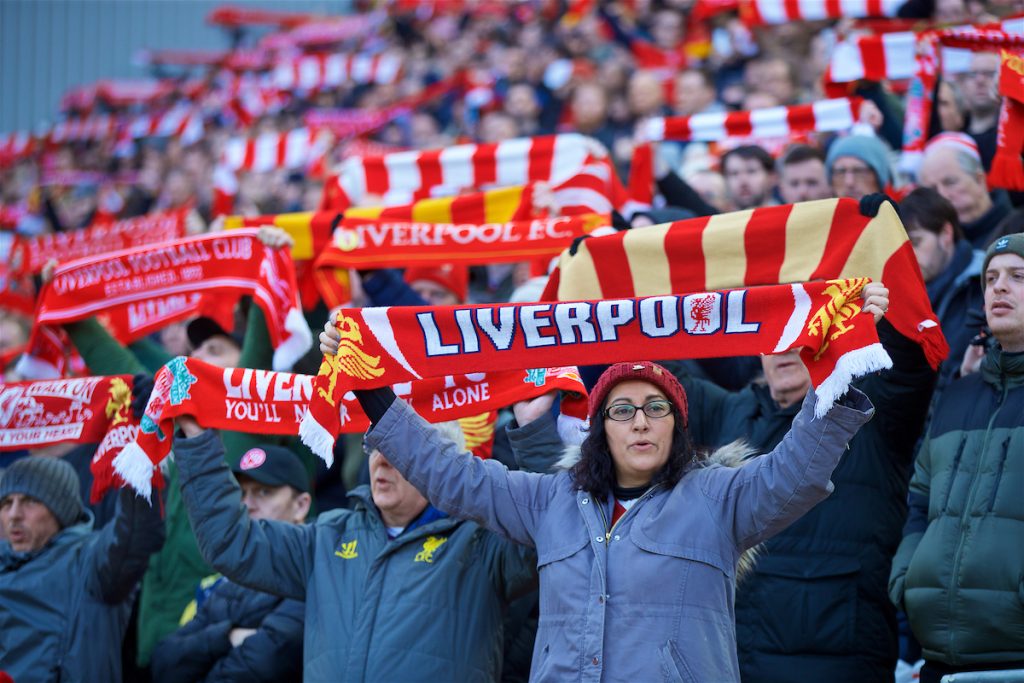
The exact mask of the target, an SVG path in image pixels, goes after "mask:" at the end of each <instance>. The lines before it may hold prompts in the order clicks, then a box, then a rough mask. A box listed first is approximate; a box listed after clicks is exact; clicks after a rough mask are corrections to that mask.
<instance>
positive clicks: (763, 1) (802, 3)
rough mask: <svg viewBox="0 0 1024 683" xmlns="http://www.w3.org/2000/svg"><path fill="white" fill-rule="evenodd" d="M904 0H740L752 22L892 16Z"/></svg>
mask: <svg viewBox="0 0 1024 683" xmlns="http://www.w3.org/2000/svg"><path fill="white" fill-rule="evenodd" d="M905 2H906V0H740V17H741V18H742V19H743V21H744V22H745V23H747V24H748V25H751V26H759V25H763V24H788V23H790V22H793V21H823V20H828V19H862V18H866V17H895V16H896V13H897V12H898V11H899V9H900V7H902V6H903V4H904V3H905Z"/></svg>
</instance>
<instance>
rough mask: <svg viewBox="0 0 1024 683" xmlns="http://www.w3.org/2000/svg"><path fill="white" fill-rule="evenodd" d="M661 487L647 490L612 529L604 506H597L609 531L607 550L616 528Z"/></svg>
mask: <svg viewBox="0 0 1024 683" xmlns="http://www.w3.org/2000/svg"><path fill="white" fill-rule="evenodd" d="M660 487H661V485H660V484H658V485H656V486H652V487H651V488H649V489H647V491H646V492H645V493H644V495H642V496H640V497H639V498H637V501H636V502H635V503H633V505H632V506H631V507H630V508H629V509H628V510H626V514H624V515H622V516H621V517H619V519H618V521H616V522H615V524H612V525H611V526H610V527H609V526H608V515H606V514H605V512H604V506H603V505H598V506H597V509H598V510H600V511H601V521H602V522H603V523H604V528H605V529H607V531H606V532H605V534H604V542H605V547H606V548H607V547H608V545H607V544H608V543H610V542H611V540H612V532H613V531H615V527H617V526H619V524H621V523H622V520H624V519H626V518H627V517H629V515H630V514H631V513H632V512H633V510H635V509H636V507H637V506H638V505H639V504H640V503H642V502H643V501H644V499H645V498H649V497H650V496H651V494H652V493H654V492H655V491H656V490H657V489H659V488H660ZM614 499H615V496H614V494H613V495H612V500H613V501H614ZM613 504H614V503H613Z"/></svg>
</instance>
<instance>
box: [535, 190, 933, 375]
mask: <svg viewBox="0 0 1024 683" xmlns="http://www.w3.org/2000/svg"><path fill="white" fill-rule="evenodd" d="M853 277H870V278H871V279H872V280H876V281H879V282H883V283H884V284H885V285H886V286H887V287H889V289H890V290H892V291H893V292H898V293H899V296H893V297H892V305H891V307H890V309H889V312H888V314H887V315H886V320H888V321H889V322H890V323H892V325H893V326H894V327H895V328H896V329H897V330H898V331H899V332H900V333H901V334H903V335H904V336H905V337H908V338H909V339H912V340H914V341H916V342H917V343H918V344H920V345H921V346H922V348H923V349H924V352H925V355H926V356H927V358H928V361H929V362H930V363H931V364H932V366H933V367H938V364H939V363H941V362H942V361H943V360H944V359H945V358H946V355H947V354H948V353H949V347H948V346H947V344H946V340H945V338H944V337H943V336H942V331H941V329H940V328H939V324H938V319H937V318H936V316H935V313H934V312H933V311H932V308H931V304H930V303H929V301H928V293H927V292H926V291H925V288H924V282H923V281H922V280H921V274H920V270H919V269H918V267H917V261H916V259H915V258H914V251H913V248H912V246H911V244H910V241H909V240H908V239H907V233H906V231H905V230H904V229H903V224H902V223H901V222H900V219H899V216H897V215H896V212H895V210H894V209H893V208H892V206H891V205H889V204H883V205H882V206H881V208H880V209H879V212H878V215H877V216H876V217H874V218H868V217H866V216H863V215H862V214H861V213H860V210H859V207H858V204H857V202H856V201H854V200H852V199H823V200H820V201H814V202H803V203H800V204H792V205H786V206H772V207H765V208H759V209H753V210H751V211H736V212H734V213H727V214H721V215H718V216H712V217H709V218H708V217H705V218H693V219H690V220H686V221H677V222H675V223H666V224H664V225H660V226H652V227H649V228H642V229H639V230H627V231H625V232H621V233H618V234H616V235H608V236H604V237H590V238H587V239H585V240H583V242H581V243H580V245H579V248H578V249H577V250H576V253H575V255H570V254H569V253H564V254H562V257H561V259H560V262H559V266H558V268H557V269H556V270H555V272H553V273H552V275H551V278H550V279H549V281H548V287H547V289H546V290H545V292H544V295H543V297H542V299H543V300H547V301H550V300H562V301H566V300H572V299H597V298H609V297H634V296H653V295H658V294H686V293H689V292H700V291H706V290H710V289H721V288H727V287H754V286H758V285H771V284H777V283H783V282H804V281H807V280H814V279H818V278H822V279H831V278H853ZM651 357H652V358H653V357H656V356H651Z"/></svg>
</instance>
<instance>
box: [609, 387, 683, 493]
mask: <svg viewBox="0 0 1024 683" xmlns="http://www.w3.org/2000/svg"><path fill="white" fill-rule="evenodd" d="M666 400H668V399H667V398H666V397H665V394H664V393H663V392H662V391H661V389H659V388H658V387H657V386H655V385H653V384H651V383H650V382H644V381H641V380H630V381H627V382H620V383H619V384H616V385H615V387H614V388H612V390H611V392H610V393H609V394H608V400H607V401H605V405H604V407H605V410H607V409H608V408H610V407H612V406H614V405H618V404H631V405H634V406H636V407H637V408H641V407H643V406H644V405H646V404H648V403H650V402H651V401H666ZM601 418H602V419H603V420H604V428H605V433H606V434H607V439H608V450H610V451H611V454H612V461H613V463H614V465H615V477H616V479H617V480H618V483H619V486H622V487H625V488H632V487H635V486H645V485H647V484H648V483H650V481H651V479H652V478H654V475H655V474H656V473H657V472H658V470H660V469H661V468H662V467H663V466H664V465H665V463H666V462H668V454H669V451H670V449H671V447H672V434H673V432H674V427H675V423H676V418H675V414H674V413H670V414H668V415H666V416H665V417H658V418H654V417H648V416H647V415H646V414H645V413H644V411H643V410H637V411H636V414H635V415H634V416H633V419H632V420H627V421H625V422H618V421H616V420H612V419H611V418H608V417H604V413H602V415H601Z"/></svg>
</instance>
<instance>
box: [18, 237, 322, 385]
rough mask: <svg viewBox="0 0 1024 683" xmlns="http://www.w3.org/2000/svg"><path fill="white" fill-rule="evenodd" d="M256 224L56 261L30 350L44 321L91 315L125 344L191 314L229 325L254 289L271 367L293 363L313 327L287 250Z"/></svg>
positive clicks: (56, 322) (309, 339)
mask: <svg viewBox="0 0 1024 683" xmlns="http://www.w3.org/2000/svg"><path fill="white" fill-rule="evenodd" d="M256 232H257V231H256V230H238V231H232V232H230V233H213V234H207V235H200V236H197V237H189V238H185V239H181V240H177V241H175V242H166V243H163V244H160V245H155V246H145V247H138V248H135V249H129V250H125V251H119V252H115V253H113V254H108V255H105V256H101V257H93V258H85V259H79V260H77V261H72V262H71V263H68V264H66V265H64V266H62V267H60V268H59V269H58V270H57V272H56V274H55V275H54V277H53V280H52V281H50V282H49V283H48V284H47V285H46V286H45V287H44V288H43V291H42V293H41V295H40V301H39V307H38V309H37V312H36V320H35V325H34V327H33V329H32V340H31V341H30V342H29V347H30V348H31V349H32V355H34V356H37V357H38V355H39V354H38V353H37V350H39V351H41V352H43V353H45V352H44V351H42V349H41V345H40V344H37V343H36V340H37V339H39V336H40V330H41V329H42V328H44V327H46V326H51V325H63V324H64V323H69V322H74V321H77V320H83V319H85V318H89V317H92V316H95V315H102V316H103V320H104V322H105V324H106V326H107V328H108V329H109V330H110V332H111V334H113V336H114V337H115V338H116V339H117V340H118V341H120V342H121V343H123V344H128V343H130V342H132V341H135V340H136V339H139V338H141V337H144V336H145V335H147V334H150V333H152V332H155V331H156V330H159V329H160V328H162V327H165V326H166V325H168V324H170V323H172V322H175V321H178V320H184V319H186V318H189V317H192V316H196V315H208V316H210V317H212V318H214V319H216V320H218V322H220V324H221V326H222V327H224V328H225V329H232V327H234V324H233V311H234V306H235V303H236V302H237V300H238V298H239V297H240V296H243V295H251V296H252V297H253V299H254V300H255V302H256V304H257V305H258V306H259V307H260V308H261V309H262V310H263V312H264V314H265V315H266V318H267V327H268V331H269V333H270V338H271V341H272V342H273V345H274V367H276V368H287V367H290V366H291V365H292V363H294V362H295V361H296V360H298V359H299V358H301V357H302V354H304V353H305V352H306V351H307V350H308V349H309V347H310V345H311V344H312V335H311V334H310V331H309V326H308V325H307V324H306V321H305V319H304V318H303V317H302V313H301V311H300V309H299V304H298V296H297V294H296V285H295V271H294V268H293V266H292V260H291V256H289V255H288V252H287V250H284V249H269V248H267V247H264V246H263V243H262V242H260V241H259V239H257V237H256ZM41 360H46V359H45V358H43V359H41Z"/></svg>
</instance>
